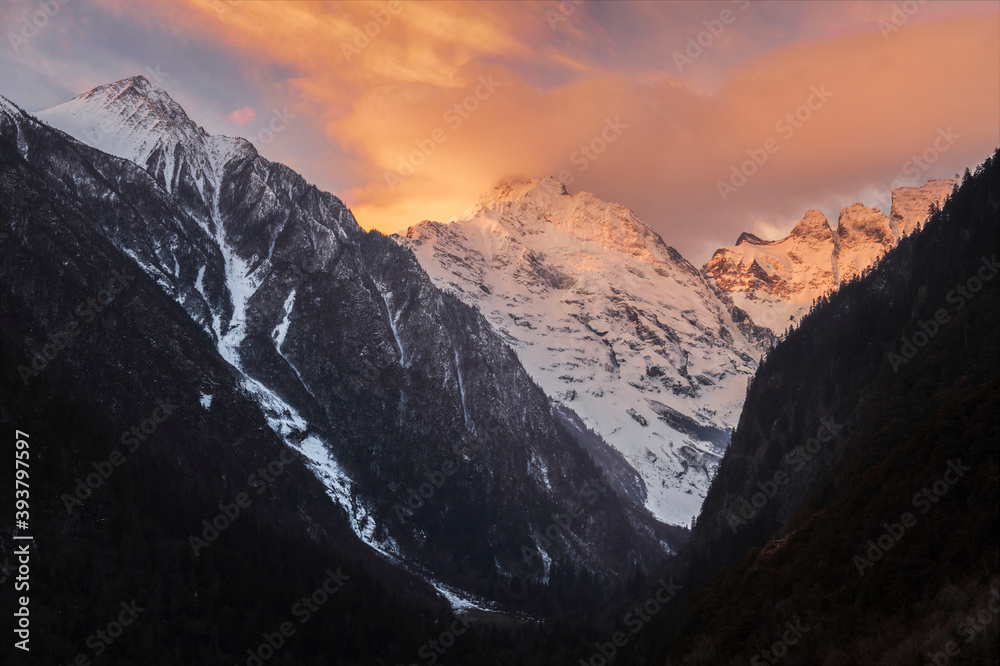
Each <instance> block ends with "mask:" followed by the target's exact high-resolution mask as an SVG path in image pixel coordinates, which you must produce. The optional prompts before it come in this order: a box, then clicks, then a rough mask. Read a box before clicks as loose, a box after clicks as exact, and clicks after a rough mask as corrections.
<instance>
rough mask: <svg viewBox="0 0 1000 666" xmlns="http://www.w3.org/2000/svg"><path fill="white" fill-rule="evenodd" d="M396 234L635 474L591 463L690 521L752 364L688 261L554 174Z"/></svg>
mask: <svg viewBox="0 0 1000 666" xmlns="http://www.w3.org/2000/svg"><path fill="white" fill-rule="evenodd" d="M394 238H396V239H397V240H398V242H399V243H400V244H401V245H403V246H404V247H407V248H410V249H412V250H413V252H414V254H415V255H416V256H417V259H418V260H419V261H420V263H421V265H422V266H423V267H424V269H425V270H426V271H427V272H428V274H429V275H430V276H431V278H432V279H433V280H434V282H435V283H436V284H437V285H438V286H439V287H441V288H442V289H447V290H451V291H453V292H454V293H455V294H456V295H457V296H458V297H459V298H461V299H462V300H464V301H465V302H466V303H469V304H472V305H475V306H476V307H478V308H479V309H480V311H481V312H482V313H483V314H484V316H485V317H486V318H487V319H488V320H489V321H490V323H491V324H493V327H494V328H495V329H496V330H497V331H498V332H499V333H500V334H501V335H503V336H504V338H505V339H506V340H507V341H508V342H510V344H511V345H512V346H513V347H514V349H515V350H516V351H517V355H518V357H519V358H520V360H521V362H522V363H523V364H524V366H525V368H526V369H527V370H528V372H529V373H531V376H532V378H533V379H534V380H535V381H536V382H538V384H539V385H540V386H541V387H542V389H544V390H545V392H546V393H547V394H548V395H549V397H550V398H552V400H554V401H555V402H557V403H559V404H560V405H562V406H564V407H565V408H568V409H571V410H573V411H575V413H576V414H577V415H579V417H580V419H582V421H583V423H584V424H585V426H586V427H587V428H589V429H591V430H593V431H594V432H595V433H596V434H597V435H599V436H600V437H603V438H604V439H605V440H606V441H607V442H608V443H609V444H610V445H611V446H613V447H614V448H615V449H616V450H617V451H618V452H620V454H621V456H622V457H623V459H624V462H626V463H627V465H628V466H629V467H631V468H632V469H633V470H635V471H634V472H631V473H628V471H627V468H626V469H625V471H623V469H622V466H621V464H620V462H619V461H616V460H615V459H614V458H611V457H606V459H601V458H600V457H597V456H595V459H597V460H598V461H599V462H600V463H601V464H602V465H604V466H605V468H606V470H607V471H608V473H609V476H610V477H616V476H617V477H620V478H621V479H622V480H621V481H620V482H619V487H620V488H622V491H623V492H624V493H626V494H628V496H629V497H631V498H632V499H633V501H636V502H637V503H638V504H640V505H644V506H645V507H646V508H648V509H649V510H650V511H651V512H652V513H653V514H654V515H655V516H656V517H657V518H659V519H660V520H662V521H665V522H668V523H672V524H675V525H677V524H687V523H688V522H689V521H690V519H691V517H692V516H693V515H695V514H696V513H697V511H698V508H699V507H700V505H701V501H702V499H703V497H704V494H705V491H706V490H707V488H708V483H709V480H710V478H711V476H712V474H713V473H714V470H715V467H716V464H717V461H718V459H719V456H720V455H721V454H722V452H723V450H724V448H725V446H726V444H727V442H728V438H729V434H728V429H729V428H730V427H731V426H732V425H733V424H734V419H735V417H736V414H737V413H738V411H739V408H740V404H741V402H742V399H743V392H744V390H745V388H746V382H747V379H748V377H749V376H750V374H752V372H753V371H754V369H755V367H756V360H755V357H754V348H753V346H752V345H751V344H750V343H749V342H748V341H747V340H746V339H745V338H744V336H743V335H742V334H741V333H740V331H739V330H738V329H737V327H736V325H735V324H734V323H733V322H732V320H731V319H730V318H729V314H728V312H727V311H726V310H725V308H724V307H723V306H722V304H721V303H720V302H719V300H718V298H717V297H716V296H715V294H714V293H713V292H712V290H711V289H710V288H709V287H708V285H707V284H706V283H705V280H704V279H703V278H702V276H701V275H700V274H699V273H698V271H697V270H696V269H695V268H694V267H693V266H691V264H689V263H688V262H687V261H685V260H684V259H683V258H682V257H681V256H680V254H678V253H677V251H676V250H674V249H672V248H670V247H668V246H667V245H666V244H664V242H663V240H662V239H661V238H660V237H659V236H658V235H657V234H656V233H655V232H654V231H653V230H652V229H650V228H649V227H648V226H647V225H646V224H645V223H644V222H642V221H641V220H639V219H638V218H637V217H636V216H635V214H634V213H632V211H630V210H628V209H627V208H625V207H623V206H619V205H615V204H608V203H606V202H603V201H601V200H599V199H598V198H597V197H595V196H593V195H592V194H590V193H588V192H580V193H577V194H574V195H572V196H570V195H569V194H568V193H567V192H566V189H565V187H564V186H563V185H562V184H561V183H560V182H558V181H557V180H555V179H552V178H549V179H545V180H541V181H528V180H519V181H511V182H505V183H501V184H499V185H497V187H496V188H495V189H494V190H493V191H492V192H490V193H487V194H485V195H483V197H481V198H480V200H479V201H477V202H476V203H475V204H473V205H472V206H471V207H470V208H469V209H468V210H466V211H465V212H464V213H462V214H461V215H459V216H458V217H457V218H456V219H455V220H453V221H451V222H449V223H447V224H442V223H438V222H423V223H421V224H419V225H416V226H414V227H411V228H410V229H409V230H408V231H407V233H406V236H405V237H399V236H396V237H394Z"/></svg>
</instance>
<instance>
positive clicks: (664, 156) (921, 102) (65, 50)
mask: <svg viewBox="0 0 1000 666" xmlns="http://www.w3.org/2000/svg"><path fill="white" fill-rule="evenodd" d="M0 28H2V32H3V44H0V94H2V95H4V96H6V97H8V98H9V99H11V100H12V101H14V102H15V103H17V104H19V105H20V106H22V107H23V108H25V109H26V110H28V111H38V110H41V109H45V108H48V107H50V106H54V105H56V104H59V103H61V102H64V101H66V100H68V99H70V98H72V97H74V96H76V95H77V94H80V93H82V92H85V91H87V90H89V89H91V88H93V87H95V86H97V85H101V84H104V83H109V82H112V81H116V80H119V79H122V78H125V77H128V76H133V75H136V74H143V75H145V76H146V78H148V79H150V80H151V81H153V82H154V83H156V84H157V85H159V86H160V87H162V88H163V89H165V90H166V91H167V92H169V93H170V95H171V96H172V97H174V99H176V100H177V101H178V102H179V103H180V104H181V105H182V106H183V107H184V108H185V109H186V110H187V112H188V114H189V115H190V116H191V117H192V118H193V119H194V120H195V121H196V122H198V123H199V124H201V125H202V126H204V127H205V129H206V130H207V131H209V132H211V133H213V134H226V135H231V136H242V137H245V138H247V139H249V140H251V141H252V142H253V143H254V144H255V145H256V147H257V148H258V150H259V151H260V152H261V154H262V155H264V156H265V157H267V158H269V159H272V160H276V161H279V162H283V163H285V164H287V165H289V166H290V167H292V168H293V169H295V170H296V171H298V172H300V173H301V174H302V175H303V176H305V177H306V178H307V179H308V180H309V181H310V182H313V183H315V184H317V185H318V186H319V187H321V188H322V189H324V190H327V191H329V192H331V193H333V194H335V195H337V196H339V197H340V198H341V199H343V200H344V201H345V203H346V204H347V205H348V206H349V207H350V208H351V210H352V211H353V212H354V214H355V217H356V218H357V219H358V222H359V223H360V224H361V225H362V226H363V227H365V228H369V229H370V228H376V229H379V230H380V231H383V232H385V233H393V232H397V231H401V230H405V229H406V228H407V227H409V226H410V225H413V224H416V223H418V222H420V221H422V220H425V219H431V220H439V221H446V220H448V219H449V218H451V217H452V216H454V215H456V214H458V213H460V212H461V211H462V210H464V209H465V208H466V207H468V205H469V204H470V203H472V202H473V201H474V200H475V199H476V197H477V196H478V194H479V193H481V192H485V191H487V190H490V189H492V187H493V186H494V185H495V184H496V183H497V182H498V181H500V180H502V179H505V178H511V177H529V178H542V177H545V176H555V177H557V178H559V179H560V180H562V181H563V182H564V183H566V185H567V189H568V190H569V191H570V192H576V191H580V190H588V191H591V192H594V193H595V194H596V195H598V196H599V197H601V198H603V199H605V200H607V201H612V202H616V203H621V204H624V205H626V206H628V207H629V208H631V209H632V210H634V211H635V212H636V213H637V214H638V215H639V216H640V217H641V218H642V219H643V220H645V221H646V222H647V223H648V224H649V225H650V226H652V227H653V228H654V229H655V230H656V231H657V232H659V233H660V234H661V235H662V236H663V238H664V239H665V241H666V242H667V243H668V244H669V245H672V246H674V247H676V248H677V249H678V250H680V251H681V253H682V254H684V256H685V257H686V258H688V259H689V260H690V261H692V262H693V263H695V264H696V265H701V264H703V263H704V262H705V261H707V260H708V259H709V258H710V257H711V255H712V252H713V251H714V250H715V249H716V248H718V247H722V246H725V245H731V244H733V243H734V242H735V240H736V238H737V237H738V235H739V234H740V233H741V232H743V231H751V232H753V233H755V234H757V235H758V236H761V237H762V238H765V239H774V238H779V237H781V236H782V235H784V234H786V233H787V232H788V231H789V230H790V229H791V228H792V226H793V225H794V224H795V222H797V221H798V220H799V219H800V218H801V217H802V215H803V213H804V212H805V211H806V210H807V209H810V208H818V209H820V210H822V211H823V212H824V213H825V214H826V215H827V218H828V219H829V220H830V222H831V224H833V225H836V219H837V215H838V212H839V210H840V209H841V208H842V207H844V206H848V205H850V204H851V203H853V202H855V201H861V202H862V203H865V204H867V205H878V206H879V207H881V208H882V209H883V210H884V211H886V212H888V208H889V197H888V195H887V190H888V188H890V187H893V186H900V185H913V184H920V183H923V182H924V181H926V180H928V179H930V178H944V177H950V176H953V175H955V174H956V173H961V172H963V171H964V170H965V168H966V167H971V168H973V169H974V168H975V166H976V165H977V164H979V163H980V162H982V161H983V159H985V158H986V157H987V156H988V155H989V154H991V153H992V151H993V150H994V149H995V148H996V147H997V146H998V145H1000V2H996V1H993V2H970V1H960V0H950V1H946V2H932V1H927V2H920V1H918V0H906V1H899V2H846V1H835V2H823V1H817V0H811V1H807V2H792V1H780V2H764V1H754V0H737V1H729V0H720V1H718V2H693V1H685V2H597V1H591V0H565V1H563V2H530V1H516V2H470V1H463V2H454V3H452V2H412V3H411V2H384V1H381V0H380V1H376V2H356V3H348V2H318V1H315V2H291V1H289V2H281V1H271V2H267V1H264V0H258V1H251V0H243V1H242V2H241V1H238V0H172V1H171V2H162V1H161V0H40V1H39V0H6V2H5V3H4V5H3V6H2V8H0ZM272 128H278V131H273V130H272Z"/></svg>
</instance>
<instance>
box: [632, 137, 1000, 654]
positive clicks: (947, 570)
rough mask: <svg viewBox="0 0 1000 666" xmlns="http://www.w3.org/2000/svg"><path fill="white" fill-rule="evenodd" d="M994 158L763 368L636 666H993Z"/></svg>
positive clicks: (998, 284)
mask: <svg viewBox="0 0 1000 666" xmlns="http://www.w3.org/2000/svg"><path fill="white" fill-rule="evenodd" d="M998 156H1000V152H998V153H994V155H993V156H992V157H990V158H988V159H987V160H986V161H985V162H984V163H983V164H982V165H981V166H980V167H979V168H978V169H977V170H976V172H975V174H974V175H973V174H970V173H968V172H966V176H965V178H964V179H963V181H962V183H961V185H960V186H959V187H957V188H956V190H955V192H954V193H953V194H952V196H951V197H950V199H949V200H948V202H947V203H946V204H945V205H944V206H943V208H942V210H940V211H936V212H935V213H934V214H933V215H932V216H931V218H930V219H929V221H928V222H927V224H926V226H925V228H924V229H923V230H922V231H920V232H918V233H915V234H913V235H911V236H909V237H907V238H904V239H902V241H901V242H900V243H899V245H898V247H897V248H895V249H894V250H892V251H891V252H889V253H888V254H887V255H886V256H885V257H884V258H883V259H882V260H881V261H880V262H879V263H878V264H877V265H876V266H875V267H873V268H872V269H871V270H869V271H867V272H866V274H865V275H863V276H862V277H861V278H859V279H857V280H855V281H853V282H851V283H849V284H846V285H843V286H842V287H841V288H840V289H839V290H838V291H837V292H835V293H833V294H832V295H831V296H830V297H829V298H828V299H823V300H822V301H821V302H820V303H818V304H817V305H816V306H815V307H814V308H813V310H812V312H810V314H809V315H808V316H807V317H805V318H804V320H803V321H802V323H801V325H800V326H799V327H798V328H797V329H795V330H793V331H791V333H790V334H789V335H788V336H787V338H786V339H785V340H783V341H782V342H781V343H780V344H779V345H778V346H777V347H776V348H775V349H774V350H773V351H772V352H771V353H770V354H769V356H768V357H767V359H766V360H765V361H764V362H763V363H762V365H761V367H760V370H759V371H758V373H757V374H756V376H755V377H754V379H753V381H752V382H751V384H750V386H749V387H748V392H747V400H746V403H745V405H744V409H743V414H742V417H741V419H740V423H739V427H738V429H737V430H736V432H735V433H734V436H733V442H732V445H731V446H730V448H729V450H728V452H727V454H726V456H725V459H724V460H723V462H722V464H721V466H720V469H719V472H718V475H717V477H716V479H715V480H714V483H713V485H712V488H711V491H710V492H709V494H708V497H707V499H706V501H705V504H704V507H703V510H702V513H701V515H700V516H699V518H698V521H697V524H696V526H695V528H694V530H693V534H692V538H691V540H690V542H689V544H688V546H687V547H686V549H685V551H684V553H683V554H682V556H681V557H680V558H678V559H677V561H675V562H674V563H672V571H673V572H674V573H676V574H677V575H678V577H679V578H681V579H682V580H683V581H684V582H685V583H686V585H685V594H684V595H683V596H682V597H681V598H679V599H678V601H679V602H680V603H678V604H676V605H675V606H674V607H673V608H671V609H670V610H671V612H670V613H667V614H664V616H663V617H662V618H660V624H659V625H658V626H657V627H656V628H655V631H653V632H651V636H652V639H651V641H650V643H651V650H650V653H649V655H648V660H647V663H655V664H662V663H664V662H665V661H666V660H667V659H668V658H669V661H670V663H672V664H745V663H750V662H751V661H753V663H769V661H768V660H769V659H774V660H776V659H778V658H782V663H789V664H829V665H831V666H832V665H833V664H875V663H883V664H915V663H921V664H922V663H926V662H927V661H928V660H930V659H931V657H933V656H934V655H944V656H946V658H947V659H948V660H952V659H954V661H949V662H948V663H970V664H971V663H995V662H996V659H997V655H998V648H997V628H996V617H997V615H996V613H995V610H994V611H987V610H986V609H988V608H990V607H991V606H990V594H991V590H995V589H996V588H997V585H998V579H997V572H998V547H1000V544H998V538H1000V528H998V516H997V497H998V477H1000V472H998V441H1000V439H998V437H1000V399H998V398H1000V383H998V382H1000V378H998V358H1000V357H998V341H1000V302H998V300H1000V299H998V293H1000V291H998V288H1000V278H998V277H997V275H996V273H997V270H998V266H997V263H996V261H997V259H996V255H997V250H998V249H1000V243H998V231H1000V219H998V205H1000V163H998ZM995 604H996V602H995V601H994V602H993V606H992V607H993V608H994V609H995ZM979 610H984V612H986V613H987V614H988V613H989V612H992V613H993V614H992V618H993V620H992V623H985V624H984V625H983V626H982V627H980V630H974V629H975V627H976V626H977V625H976V623H975V622H973V623H972V624H970V623H969V621H968V618H969V617H970V616H971V617H975V615H976V613H977V611H979ZM949 644H950V645H949ZM949 650H950V651H951V652H949ZM755 658H756V660H755ZM941 658H944V657H941Z"/></svg>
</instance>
